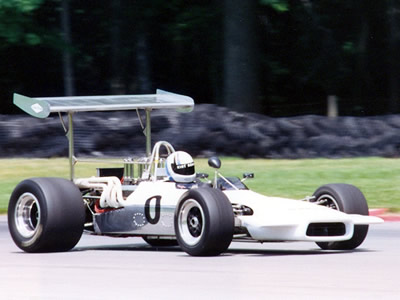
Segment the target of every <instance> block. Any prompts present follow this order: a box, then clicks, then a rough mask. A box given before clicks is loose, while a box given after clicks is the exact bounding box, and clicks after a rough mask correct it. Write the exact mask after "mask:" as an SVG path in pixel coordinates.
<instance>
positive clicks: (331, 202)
mask: <svg viewBox="0 0 400 300" xmlns="http://www.w3.org/2000/svg"><path fill="white" fill-rule="evenodd" d="M316 204H318V205H322V206H326V207H328V208H331V209H335V210H339V204H338V203H337V201H336V199H335V198H334V197H332V196H331V195H328V194H324V195H321V196H320V197H318V199H317V201H316Z"/></svg>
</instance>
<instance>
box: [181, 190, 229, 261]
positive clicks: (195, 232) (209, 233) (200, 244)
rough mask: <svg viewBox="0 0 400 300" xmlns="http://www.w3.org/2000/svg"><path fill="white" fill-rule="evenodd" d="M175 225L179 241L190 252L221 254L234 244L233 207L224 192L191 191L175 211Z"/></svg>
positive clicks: (203, 254)
mask: <svg viewBox="0 0 400 300" xmlns="http://www.w3.org/2000/svg"><path fill="white" fill-rule="evenodd" d="M174 226H175V234H176V238H177V241H178V243H179V245H180V247H181V249H182V250H183V251H185V252H186V253H188V254H190V255H192V256H213V255H219V254H221V253H222V252H224V251H226V249H228V247H229V245H230V243H231V241H232V237H233V231H234V215H233V209H232V204H231V203H230V201H229V200H228V198H227V197H226V196H225V194H224V193H223V192H221V191H220V190H217V189H213V188H206V187H204V188H197V189H191V190H189V191H188V192H187V193H185V194H184V195H183V197H182V199H181V201H180V202H179V204H178V206H177V208H176V210H175V218H174Z"/></svg>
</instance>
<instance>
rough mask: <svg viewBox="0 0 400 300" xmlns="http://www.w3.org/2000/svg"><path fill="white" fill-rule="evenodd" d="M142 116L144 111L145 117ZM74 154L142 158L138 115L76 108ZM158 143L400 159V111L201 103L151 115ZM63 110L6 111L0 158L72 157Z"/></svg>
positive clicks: (207, 149) (211, 150)
mask: <svg viewBox="0 0 400 300" xmlns="http://www.w3.org/2000/svg"><path fill="white" fill-rule="evenodd" d="M143 120H144V116H143ZM74 125H75V152H76V154H77V155H81V156H122V157H125V156H141V155H144V151H145V137H144V135H143V133H142V128H141V125H140V122H139V119H138V117H137V115H136V113H135V112H98V113H76V114H75V115H74ZM152 140H153V142H155V141H158V140H166V141H169V142H170V143H171V144H172V145H174V147H175V149H178V150H183V151H187V152H189V153H191V154H192V155H193V156H196V157H209V156H212V155H222V156H240V157H244V158H252V157H254V158H255V157H261V158H289V159H295V158H315V157H329V158H338V157H359V156H381V157H397V156H399V154H400V115H387V116H376V117H337V118H329V117H325V116H316V115H307V116H297V117H287V118H271V117H268V116H265V115H259V114H254V113H238V112H235V111H231V110H229V109H227V108H224V107H218V106H216V105H213V104H200V105H197V106H196V107H195V109H194V112H192V113H189V114H181V113H178V112H175V111H172V110H167V111H166V110H163V111H157V110H154V111H153V112H152ZM67 153H68V142H67V139H66V138H65V132H64V130H63V128H62V126H61V124H60V120H59V118H58V116H57V115H54V116H52V117H50V118H47V119H35V118H32V117H30V116H26V115H0V157H38V158H42V157H43V158H46V157H58V156H67Z"/></svg>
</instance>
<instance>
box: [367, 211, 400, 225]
mask: <svg viewBox="0 0 400 300" xmlns="http://www.w3.org/2000/svg"><path fill="white" fill-rule="evenodd" d="M369 215H370V216H376V217H379V218H382V219H383V220H384V221H385V222H400V214H394V213H390V212H389V210H388V209H387V208H373V209H370V210H369Z"/></svg>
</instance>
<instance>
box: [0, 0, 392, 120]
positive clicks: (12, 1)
mask: <svg viewBox="0 0 400 300" xmlns="http://www.w3.org/2000/svg"><path fill="white" fill-rule="evenodd" d="M399 11H400V1H398V0H382V1H371V0H348V1H327V0H247V1H241V0H224V1H220V0H202V1H200V0H194V1H184V0H170V1H161V0H130V1H128V0H114V1H111V0H110V1H106V0H99V1H92V0H89V1H75V0H0V89H1V91H2V93H1V94H0V113H3V114H8V113H16V112H18V110H17V109H16V108H14V107H13V106H12V105H11V102H12V101H11V99H12V93H13V92H18V93H21V94H26V95H29V96H61V95H66V94H75V95H89V94H90V95H94V94H129V93H153V92H154V90H155V88H162V89H166V90H171V91H174V92H178V93H182V94H188V95H191V96H193V98H194V99H195V101H196V103H216V104H219V105H224V106H228V107H230V108H232V109H235V110H239V111H256V112H259V113H264V114H268V115H270V116H291V115H299V114H325V113H326V99H327V97H328V96H329V95H336V96H337V97H338V99H339V104H340V114H342V115H359V116H363V115H377V114H388V113H398V112H399V105H398V97H399V85H400V68H399V64H400V57H399V56H400V34H399V33H400V14H399Z"/></svg>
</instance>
